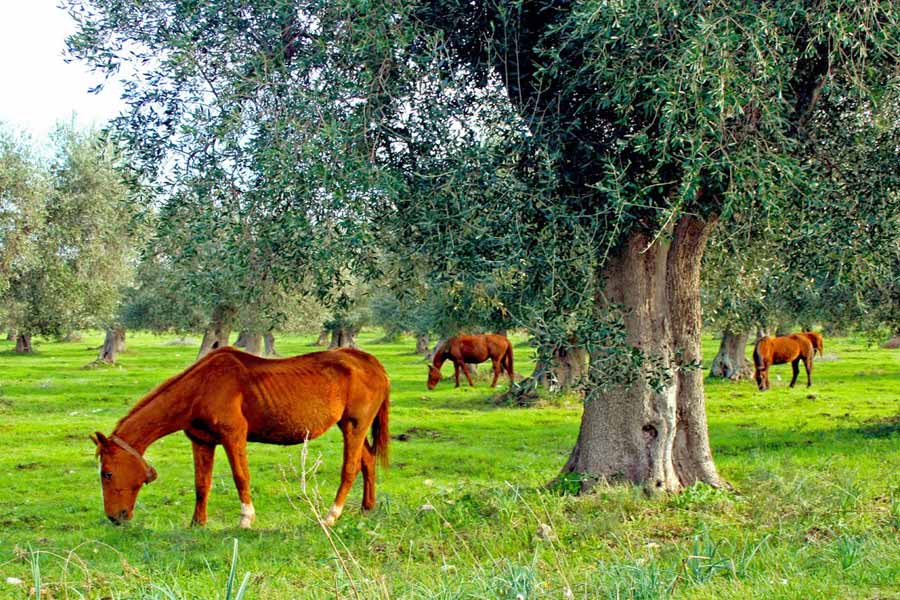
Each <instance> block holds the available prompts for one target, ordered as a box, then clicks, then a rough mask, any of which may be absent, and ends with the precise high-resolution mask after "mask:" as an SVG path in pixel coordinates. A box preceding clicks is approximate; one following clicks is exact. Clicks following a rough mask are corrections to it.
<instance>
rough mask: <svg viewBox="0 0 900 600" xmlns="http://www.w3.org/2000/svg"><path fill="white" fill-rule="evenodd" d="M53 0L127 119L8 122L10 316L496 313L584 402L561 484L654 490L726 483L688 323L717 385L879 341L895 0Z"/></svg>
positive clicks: (394, 324) (896, 206)
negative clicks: (622, 484) (773, 353)
mask: <svg viewBox="0 0 900 600" xmlns="http://www.w3.org/2000/svg"><path fill="white" fill-rule="evenodd" d="M63 4H64V5H65V6H66V7H67V9H68V11H69V12H70V14H71V15H72V17H73V18H74V19H75V20H76V22H77V24H78V29H77V32H76V33H75V34H74V35H73V36H71V37H70V38H69V40H68V46H69V52H70V54H71V55H72V56H73V57H75V58H77V59H80V60H82V61H84V62H85V63H86V64H88V65H90V66H91V67H92V68H93V69H95V70H96V71H98V73H99V74H100V75H102V76H106V77H124V78H125V90H126V92H125V101H126V103H127V106H128V108H127V110H126V111H125V112H124V113H123V114H122V115H121V116H120V117H119V118H117V119H116V120H115V121H114V122H113V123H112V124H111V127H110V130H109V132H108V137H103V138H101V137H99V136H88V137H84V138H82V137H80V136H79V135H76V134H73V133H71V132H70V133H68V134H66V135H61V137H60V142H59V144H60V145H59V152H58V156H57V157H56V158H55V159H54V160H53V161H51V164H50V165H49V166H47V167H41V166H39V165H38V163H37V162H35V161H34V160H33V159H32V158H31V157H29V156H28V155H27V152H26V151H25V150H24V149H23V148H22V146H21V144H20V143H18V142H17V141H16V140H14V139H12V138H9V139H4V140H3V142H2V143H3V147H2V152H3V155H2V158H0V160H2V163H0V169H2V172H0V177H3V180H2V181H0V186H2V189H3V193H4V198H3V202H4V204H3V207H2V208H3V213H2V214H0V218H2V219H3V222H2V225H0V226H2V232H3V236H4V238H3V246H2V248H3V254H2V255H0V265H2V268H3V269H4V273H8V274H9V275H8V276H7V277H4V279H7V281H5V282H4V283H3V285H4V286H5V287H3V288H0V293H2V294H3V295H4V299H5V300H6V302H5V306H6V308H5V309H4V310H5V311H6V313H5V315H4V316H5V318H6V319H7V321H8V322H9V323H10V324H11V326H13V327H14V328H15V329H16V330H17V332H19V333H20V335H30V334H34V333H41V334H60V333H64V332H65V330H66V328H77V327H85V326H95V327H104V328H109V329H111V330H114V329H115V328H116V327H141V328H150V329H153V330H156V331H172V332H178V333H186V332H203V333H204V339H203V342H202V345H201V355H202V354H203V353H205V352H207V351H209V350H210V349H211V348H213V347H216V346H217V345H222V344H227V343H229V340H230V336H231V333H232V331H233V330H238V331H240V332H242V335H241V338H242V342H243V343H244V344H245V345H246V347H247V348H248V349H251V350H252V351H256V352H260V346H261V342H260V340H261V339H263V337H264V336H267V335H271V334H272V332H273V331H274V330H275V329H277V328H279V327H282V326H284V325H285V324H286V323H289V322H290V321H291V320H292V318H296V317H292V315H298V314H302V315H307V317H311V318H312V319H313V320H314V321H315V323H316V326H317V327H318V326H320V325H324V327H325V328H326V329H327V330H328V331H330V332H331V335H332V345H352V344H354V343H355V341H354V337H355V332H357V331H358V328H359V327H360V326H361V325H364V324H367V323H375V324H379V325H382V326H384V327H385V330H386V332H387V335H388V336H391V335H395V334H396V333H398V332H401V331H402V332H409V333H413V334H414V335H416V336H417V338H418V339H419V346H420V347H419V350H420V351H421V350H424V348H426V347H427V346H428V345H429V337H428V336H429V335H431V336H432V337H431V338H430V341H432V342H433V341H436V340H437V339H439V338H441V337H444V336H446V335H449V334H451V333H454V332H456V331H459V330H461V329H470V330H482V331H489V330H507V329H519V330H522V331H525V332H527V333H528V335H529V337H530V339H531V342H532V344H533V345H534V346H535V348H536V349H537V352H538V369H537V370H536V372H535V373H534V374H533V377H531V378H529V380H528V381H529V382H536V383H537V384H543V385H548V386H549V385H552V386H556V385H558V386H559V387H566V386H568V385H574V384H575V383H578V384H579V385H580V387H581V390H582V392H583V395H584V413H583V417H582V421H581V427H580V432H579V435H578V438H577V440H575V441H574V443H573V450H572V452H571V456H570V457H569V459H568V461H567V462H566V464H565V465H561V467H562V471H563V473H574V474H577V476H578V477H579V478H580V480H581V481H582V482H583V486H584V487H585V488H587V487H589V486H590V485H591V484H593V483H594V482H595V481H598V480H605V481H613V482H614V481H627V482H633V483H637V484H641V485H643V486H645V488H646V489H648V490H650V491H677V490H680V489H682V488H683V487H685V486H688V485H691V484H693V483H695V482H698V481H700V482H705V483H708V484H710V485H714V486H719V485H722V484H723V481H722V480H721V478H720V476H719V474H718V471H717V469H716V465H715V462H714V460H713V456H712V453H711V451H710V443H709V435H708V431H707V424H706V410H705V397H704V383H703V378H704V375H705V373H704V371H703V370H702V368H701V363H702V355H701V333H702V332H703V331H704V327H706V328H707V330H710V329H712V330H713V331H716V332H722V333H724V335H723V341H722V344H723V348H722V352H721V353H720V357H718V358H717V365H716V366H714V369H717V373H718V374H721V375H724V376H727V377H731V376H740V374H741V373H742V372H746V369H747V366H746V365H745V364H742V363H741V359H742V358H743V350H744V348H745V346H746V343H747V341H748V339H751V340H752V339H754V338H755V336H756V333H757V330H758V329H759V328H763V329H765V330H767V331H773V330H774V329H775V328H776V327H777V326H778V324H779V323H780V322H781V321H784V320H785V319H787V320H788V321H790V322H791V323H792V324H794V323H796V324H802V325H805V326H809V325H813V324H829V325H830V326H833V327H837V328H843V329H845V330H846V329H850V328H854V329H858V328H864V329H878V328H879V327H884V326H885V325H887V326H889V327H890V328H891V329H892V331H897V327H898V325H897V314H898V310H900V309H898V306H900V302H898V300H897V298H898V293H897V290H898V289H900V285H898V264H900V259H898V240H900V202H898V191H900V186H898V184H900V181H898V177H900V168H898V167H900V165H898V158H897V157H898V148H900V145H898V142H900V137H898V134H900V97H898V91H900V86H898V72H900V71H898V66H900V62H898V49H900V9H898V8H897V6H896V5H895V3H894V2H892V1H890V0H861V1H859V2H854V3H843V2H812V1H801V0H781V1H778V2H773V3H762V4H761V3H757V2H738V3H721V2H712V3H709V2H707V3H697V2H693V1H689V0H671V1H667V2H662V3H646V2H637V1H631V0H626V1H622V2H605V1H601V0H589V1H584V2H559V1H550V0H547V1H538V0H534V1H528V2H519V1H516V2H511V1H501V0H491V1H487V2H480V3H472V2H464V1H459V0H448V1H444V2H396V1H391V0H388V1H385V2H379V3H355V2H345V1H340V0H339V1H329V2H323V1H321V0H295V1H288V0H253V1H249V2H244V3H241V4H240V6H237V5H234V6H232V5H222V4H221V3H186V2H179V1H176V0H171V1H160V2H153V3H110V2H105V1H102V0H66V1H65V2H64V3H63ZM126 64H127V66H128V69H122V67H123V66H125V65H126ZM122 73H128V74H127V75H122ZM117 161H118V162H117ZM119 163H121V164H119ZM116 165H118V166H116ZM114 166H115V168H118V169H119V170H120V172H121V173H125V174H127V178H126V180H127V181H128V186H126V187H127V191H126V187H121V188H120V187H119V184H116V185H112V184H110V183H109V181H108V179H109V178H112V177H113V175H112V174H111V173H112V171H111V170H110V169H113V168H114ZM120 177H121V174H120ZM123 185H124V184H123ZM99 189H102V190H103V192H102V193H95V192H92V191H91V190H99ZM87 198H91V201H90V202H87V200H86V199H87ZM116 244H121V246H116ZM98 256H102V257H105V258H106V259H107V260H99V261H98V260H97V259H96V257H98ZM110 257H115V258H116V260H115V261H110V260H108V259H109V258H110ZM126 288H127V291H122V290H126ZM116 290H120V293H117V292H116ZM313 306H314V307H316V308H311V307H313ZM704 308H705V313H704V310H703V309H704ZM73 311H74V312H73ZM271 342H272V343H274V340H271ZM271 350H272V352H274V347H273V348H272V349H271ZM263 351H265V350H263ZM523 387H527V385H523Z"/></svg>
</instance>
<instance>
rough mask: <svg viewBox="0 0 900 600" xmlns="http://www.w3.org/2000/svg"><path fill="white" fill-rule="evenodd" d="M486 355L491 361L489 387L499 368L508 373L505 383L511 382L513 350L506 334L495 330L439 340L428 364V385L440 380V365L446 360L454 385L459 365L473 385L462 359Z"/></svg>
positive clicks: (476, 359) (477, 359) (475, 360)
mask: <svg viewBox="0 0 900 600" xmlns="http://www.w3.org/2000/svg"><path fill="white" fill-rule="evenodd" d="M488 359H490V360H491V362H492V363H493V364H494V381H492V382H491V387H496V386H497V379H498V378H499V377H500V370H501V368H502V369H503V370H504V371H506V372H507V373H508V374H509V383H510V384H512V382H513V351H512V344H511V343H509V340H508V339H507V338H506V336H503V335H499V334H495V333H489V334H484V335H457V336H454V337H452V338H450V339H448V340H447V341H446V342H444V343H443V344H441V346H440V347H439V348H438V349H437V351H436V352H435V353H434V358H433V359H432V363H431V364H430V365H428V389H429V390H433V389H434V387H435V386H436V385H437V384H438V382H439V381H440V380H441V367H442V366H443V364H444V362H445V361H447V360H450V361H452V362H453V371H454V375H455V376H456V387H459V371H460V369H462V372H463V373H465V375H466V379H467V380H468V381H469V385H471V386H474V385H475V384H474V383H472V377H471V376H470V375H469V371H468V369H466V363H483V362H485V361H486V360H488Z"/></svg>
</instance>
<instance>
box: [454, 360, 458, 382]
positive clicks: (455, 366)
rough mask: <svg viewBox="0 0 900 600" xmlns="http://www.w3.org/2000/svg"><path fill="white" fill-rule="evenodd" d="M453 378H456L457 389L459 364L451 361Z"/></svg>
mask: <svg viewBox="0 0 900 600" xmlns="http://www.w3.org/2000/svg"><path fill="white" fill-rule="evenodd" d="M453 376H454V377H456V387H459V363H458V362H456V361H455V360H454V361H453Z"/></svg>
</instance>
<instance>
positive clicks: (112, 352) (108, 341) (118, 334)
mask: <svg viewBox="0 0 900 600" xmlns="http://www.w3.org/2000/svg"><path fill="white" fill-rule="evenodd" d="M124 351H125V330H124V329H123V328H121V327H110V328H108V329H107V330H106V338H105V339H104V340H103V345H102V346H100V356H98V357H97V360H99V361H100V362H105V363H109V364H111V365H113V364H115V363H116V357H117V356H118V354H119V353H120V352H124Z"/></svg>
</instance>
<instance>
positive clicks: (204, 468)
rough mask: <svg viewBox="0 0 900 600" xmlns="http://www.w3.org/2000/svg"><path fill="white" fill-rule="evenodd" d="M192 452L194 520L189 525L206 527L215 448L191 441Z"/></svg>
mask: <svg viewBox="0 0 900 600" xmlns="http://www.w3.org/2000/svg"><path fill="white" fill-rule="evenodd" d="M191 444H192V448H193V450H194V489H195V493H196V501H195V504H194V518H193V519H191V525H197V526H203V525H206V501H207V499H208V498H209V488H210V487H211V486H212V472H213V461H214V460H215V458H216V447H215V446H212V445H206V444H198V443H197V442H195V441H193V440H191Z"/></svg>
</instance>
